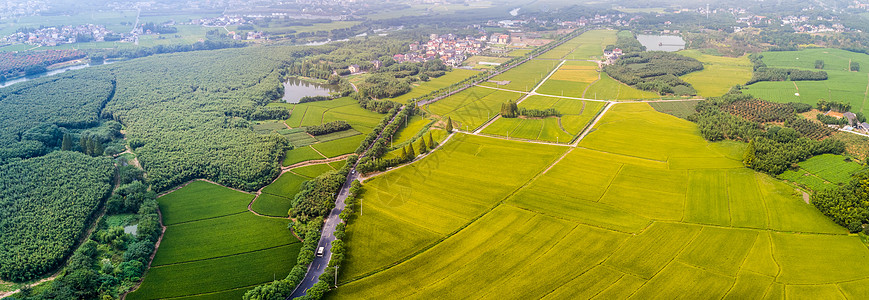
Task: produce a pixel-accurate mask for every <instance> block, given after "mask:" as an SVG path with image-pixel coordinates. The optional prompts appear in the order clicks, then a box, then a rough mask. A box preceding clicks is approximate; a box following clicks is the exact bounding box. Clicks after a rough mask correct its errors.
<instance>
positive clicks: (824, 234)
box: [656, 220, 849, 236]
mask: <svg viewBox="0 0 869 300" xmlns="http://www.w3.org/2000/svg"><path fill="white" fill-rule="evenodd" d="M656 221H658V222H660V223H667V224H685V225H697V226H704V227H715V228H721V229H739V230H754V231H759V232H772V233H781V234H799V235H819V236H849V234H847V233H829V232H804V231H783V230H775V229H770V228H755V227H742V226H723V225H716V224H705V223H696V222H682V221H673V220H656Z"/></svg>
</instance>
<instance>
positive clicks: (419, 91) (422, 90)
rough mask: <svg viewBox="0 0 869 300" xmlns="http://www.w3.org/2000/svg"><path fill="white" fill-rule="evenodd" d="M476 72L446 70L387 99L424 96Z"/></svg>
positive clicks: (394, 99) (401, 99)
mask: <svg viewBox="0 0 869 300" xmlns="http://www.w3.org/2000/svg"><path fill="white" fill-rule="evenodd" d="M474 57H478V56H473V57H472V58H470V59H473V58H474ZM470 59H469V60H470ZM486 61H490V60H486ZM503 61H507V59H503ZM496 62H501V61H500V60H499V61H496ZM477 73H479V72H477V71H472V70H465V69H453V70H452V71H449V72H447V74H445V75H443V76H441V77H438V78H432V79H431V80H429V81H426V82H422V83H419V84H416V85H415V86H414V87H413V89H412V90H410V92H409V93H407V94H404V95H401V96H398V97H395V98H391V99H389V100H392V101H395V102H398V103H405V102H407V101H408V100H410V99H414V98H419V97H422V96H425V95H426V94H428V93H431V92H434V91H437V90H439V89H442V88H445V87H448V86H450V85H452V84H454V83H456V82H459V81H462V80H464V79H465V78H468V77H471V76H474V75H476V74H477Z"/></svg>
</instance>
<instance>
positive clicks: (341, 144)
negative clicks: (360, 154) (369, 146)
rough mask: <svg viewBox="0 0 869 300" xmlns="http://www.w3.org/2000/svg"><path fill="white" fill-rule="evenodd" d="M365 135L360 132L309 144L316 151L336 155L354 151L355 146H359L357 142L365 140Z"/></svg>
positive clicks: (329, 155)
mask: <svg viewBox="0 0 869 300" xmlns="http://www.w3.org/2000/svg"><path fill="white" fill-rule="evenodd" d="M366 136H367V135H362V134H360V135H354V136H351V137H346V138H342V139H338V140H333V141H328V142H323V143H316V144H313V145H311V148H314V149H317V151H319V152H320V153H323V155H325V156H326V157H338V156H341V155H344V154H350V153H353V152H354V151H356V148H359V144H362V141H363V140H365V137H366Z"/></svg>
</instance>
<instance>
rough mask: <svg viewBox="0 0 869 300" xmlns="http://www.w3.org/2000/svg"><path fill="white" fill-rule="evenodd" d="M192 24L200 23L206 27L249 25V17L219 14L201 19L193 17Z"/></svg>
mask: <svg viewBox="0 0 869 300" xmlns="http://www.w3.org/2000/svg"><path fill="white" fill-rule="evenodd" d="M190 24H192V25H201V26H206V27H224V26H231V25H249V24H251V20H250V18H245V17H244V16H235V15H233V16H227V15H223V16H219V17H214V18H202V19H194V20H191V21H190Z"/></svg>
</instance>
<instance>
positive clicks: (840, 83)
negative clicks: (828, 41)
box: [746, 48, 869, 113]
mask: <svg viewBox="0 0 869 300" xmlns="http://www.w3.org/2000/svg"><path fill="white" fill-rule="evenodd" d="M815 60H823V61H824V71H826V72H827V76H828V79H827V80H823V81H777V82H758V83H755V84H752V85H750V86H748V89H747V90H746V91H747V92H748V93H750V94H752V95H754V96H757V97H759V98H762V99H764V100H768V101H773V102H801V103H808V104H813V105H814V104H815V103H817V102H818V99H825V100H828V101H829V100H833V101H841V102H846V103H850V104H851V110H852V111H854V112H864V113H865V112H867V110H866V109H867V103H866V102H867V101H866V98H867V97H866V87H867V85H869V68H866V67H863V66H869V55H866V54H861V53H854V52H848V51H845V50H839V49H830V48H819V49H806V50H801V51H778V52H764V53H763V62H764V63H766V64H767V65H768V66H769V67H776V68H797V69H804V70H815V65H814V64H815ZM851 61H853V62H857V63H859V64H860V66H861V70H860V71H859V72H851V71H849V70H848V66H849V62H851Z"/></svg>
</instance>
